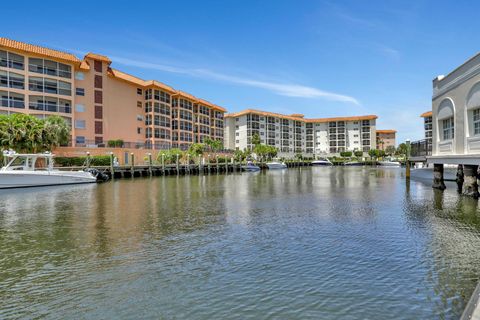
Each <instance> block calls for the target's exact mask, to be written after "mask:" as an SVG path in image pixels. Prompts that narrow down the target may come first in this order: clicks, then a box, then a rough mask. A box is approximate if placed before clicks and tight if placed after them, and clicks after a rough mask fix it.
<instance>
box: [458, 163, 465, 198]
mask: <svg viewBox="0 0 480 320" xmlns="http://www.w3.org/2000/svg"><path fill="white" fill-rule="evenodd" d="M464 181H465V176H464V173H463V166H462V165H461V164H459V165H458V167H457V179H456V182H457V192H458V193H462V191H463V182H464Z"/></svg>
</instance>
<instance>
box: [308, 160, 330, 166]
mask: <svg viewBox="0 0 480 320" xmlns="http://www.w3.org/2000/svg"><path fill="white" fill-rule="evenodd" d="M311 164H312V166H319V167H328V166H333V163H331V162H326V161H318V162H317V161H312V163H311Z"/></svg>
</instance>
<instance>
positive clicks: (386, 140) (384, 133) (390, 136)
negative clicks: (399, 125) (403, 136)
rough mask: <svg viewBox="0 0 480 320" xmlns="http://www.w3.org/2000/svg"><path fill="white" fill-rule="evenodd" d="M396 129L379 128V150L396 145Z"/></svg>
mask: <svg viewBox="0 0 480 320" xmlns="http://www.w3.org/2000/svg"><path fill="white" fill-rule="evenodd" d="M396 133H397V131H396V130H392V129H384V130H380V129H378V130H377V148H378V149H379V150H386V149H387V148H388V147H395V146H396V145H397V144H396V138H395V136H396Z"/></svg>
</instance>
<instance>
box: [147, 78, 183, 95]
mask: <svg viewBox="0 0 480 320" xmlns="http://www.w3.org/2000/svg"><path fill="white" fill-rule="evenodd" d="M145 85H146V86H147V87H148V86H152V87H155V88H159V89H162V90H166V91H170V92H171V93H173V94H175V93H176V92H177V90H175V89H173V88H172V87H170V86H167V85H166V84H165V83H162V82H160V81H157V80H148V81H145Z"/></svg>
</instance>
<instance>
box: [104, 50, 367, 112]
mask: <svg viewBox="0 0 480 320" xmlns="http://www.w3.org/2000/svg"><path fill="white" fill-rule="evenodd" d="M111 59H112V60H113V61H115V62H116V63H119V64H123V65H127V66H132V67H138V68H145V69H154V70H159V71H164V72H170V73H177V74H183V75H189V76H194V77H200V78H207V79H214V80H219V81H224V82H230V83H235V84H240V85H245V86H250V87H255V88H260V89H265V90H268V91H271V92H273V93H276V94H278V95H282V96H288V97H300V98H320V99H326V100H331V101H339V102H346V103H352V104H355V105H360V102H359V101H358V100H357V99H355V98H354V97H351V96H348V95H343V94H339V93H334V92H329V91H324V90H320V89H317V88H313V87H308V86H303V85H298V84H287V83H278V82H267V81H260V80H256V79H250V78H243V77H237V76H232V75H227V74H223V73H218V72H215V71H211V70H208V69H189V68H181V67H175V66H170V65H165V64H158V63H150V62H143V61H138V60H132V59H128V58H122V57H113V56H111Z"/></svg>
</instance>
